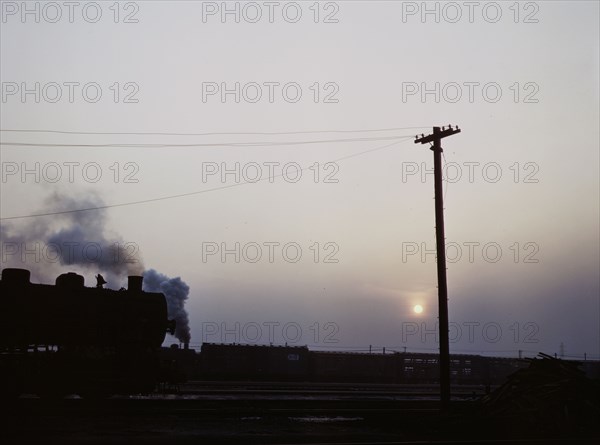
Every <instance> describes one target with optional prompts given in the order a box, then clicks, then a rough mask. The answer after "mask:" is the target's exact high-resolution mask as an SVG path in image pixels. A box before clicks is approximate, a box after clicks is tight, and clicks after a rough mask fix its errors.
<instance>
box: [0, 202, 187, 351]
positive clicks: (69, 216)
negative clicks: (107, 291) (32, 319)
mask: <svg viewBox="0 0 600 445" xmlns="http://www.w3.org/2000/svg"><path fill="white" fill-rule="evenodd" d="M44 204H45V205H44V208H42V209H41V211H40V212H39V213H46V212H61V211H68V210H73V209H85V208H98V207H102V206H103V205H104V202H103V200H102V199H101V198H100V197H99V196H98V195H96V194H93V193H91V194H87V195H86V196H85V197H74V196H72V195H62V194H58V193H54V194H53V195H51V196H50V197H49V198H48V199H46V201H45V203H44ZM106 224H107V212H106V209H98V210H92V211H85V212H73V213H64V214H58V215H52V216H50V217H41V218H32V219H28V220H21V221H19V222H15V223H2V224H1V225H0V242H1V244H2V264H1V265H2V268H5V267H19V268H26V269H29V270H30V271H31V273H32V278H33V279H34V281H35V280H39V281H40V282H46V283H48V282H53V281H54V279H55V278H56V276H57V275H58V274H60V273H63V272H65V268H64V267H62V266H70V268H69V269H71V271H73V269H80V270H83V271H89V272H92V271H93V272H94V273H98V272H100V273H101V274H103V276H104V278H105V279H106V280H107V281H108V286H110V287H113V288H118V287H120V284H121V283H123V281H124V279H125V277H127V276H128V275H142V274H143V275H144V277H145V280H144V288H145V290H147V291H150V292H162V293H163V294H164V295H165V297H166V299H167V307H168V313H169V318H171V319H173V318H174V319H175V320H176V333H175V335H176V337H177V338H178V339H179V340H180V341H182V342H184V343H189V341H190V328H189V320H188V314H187V312H186V311H185V309H184V304H185V300H187V298H188V294H189V291H190V288H189V286H188V285H187V284H186V283H185V282H183V281H182V280H181V278H179V277H177V278H169V277H167V276H165V275H163V274H160V273H158V272H156V271H155V270H154V269H150V270H147V271H145V272H144V264H143V262H142V259H141V256H140V255H139V250H138V248H137V244H136V243H132V242H125V241H124V240H123V239H122V237H120V236H119V235H116V234H109V233H108V232H107V229H106ZM15 246H16V247H17V249H18V251H17V252H16V253H14V254H13V253H11V252H13V251H12V250H11V249H13V248H15ZM36 246H38V248H39V249H47V250H43V251H42V252H43V253H42V254H41V255H40V256H39V258H37V257H36V256H35V255H32V254H27V255H25V256H24V257H23V256H22V255H21V253H22V252H23V251H25V250H27V251H32V250H35V249H36ZM83 246H90V247H91V249H89V250H88V251H87V252H86V251H85V250H84V249H82V247H83ZM98 252H101V255H99V256H98V255H97V253H98ZM80 270H75V271H77V272H80ZM111 284H112V286H111ZM88 285H90V284H89V283H88Z"/></svg>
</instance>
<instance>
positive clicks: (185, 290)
mask: <svg viewBox="0 0 600 445" xmlns="http://www.w3.org/2000/svg"><path fill="white" fill-rule="evenodd" d="M144 290H145V291H146V292H162V293H163V294H165V297H167V311H168V313H169V318H170V319H175V337H177V339H178V340H179V341H181V342H182V343H189V342H190V325H189V318H188V313H187V312H186V310H185V308H184V305H185V300H187V298H188V294H189V293H190V287H189V286H188V285H187V284H186V283H185V282H184V281H183V280H182V279H181V278H180V277H175V278H169V277H167V276H166V275H163V274H161V273H158V272H157V271H155V270H154V269H150V270H146V271H145V272H144Z"/></svg>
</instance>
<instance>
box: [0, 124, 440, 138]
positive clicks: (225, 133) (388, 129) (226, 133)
mask: <svg viewBox="0 0 600 445" xmlns="http://www.w3.org/2000/svg"><path fill="white" fill-rule="evenodd" d="M423 128H429V127H426V126H421V127H396V128H376V129H368V130H307V131H253V132H241V131H233V132H205V133H171V132H143V131H138V132H126V131H122V132H108V131H70V130H40V129H31V130H27V129H0V132H1V131H4V132H11V133H55V134H79V135H132V136H233V135H238V136H239V135H260V136H268V135H284V134H291V135H293V134H317V133H374V132H381V131H400V130H419V129H423Z"/></svg>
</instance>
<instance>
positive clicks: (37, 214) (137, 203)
mask: <svg viewBox="0 0 600 445" xmlns="http://www.w3.org/2000/svg"><path fill="white" fill-rule="evenodd" d="M412 137H413V136H405V137H404V140H399V141H395V142H392V143H391V144H387V145H383V146H381V147H375V148H371V149H369V150H365V151H362V152H359V153H354V154H351V155H347V156H343V157H341V158H338V159H334V160H332V161H328V162H339V161H342V160H345V159H349V158H352V157H356V156H360V155H364V154H367V153H371V152H374V151H377V150H383V149H384V148H388V147H391V146H393V145H396V144H398V143H401V142H406V141H408V140H410V139H412ZM310 167H311V166H308V167H303V168H301V169H300V171H304V170H307V169H309V168H310ZM280 176H283V173H280V174H278V175H273V176H268V177H266V178H262V179H259V180H258V181H252V182H250V181H244V182H240V183H238V184H229V185H222V186H220V187H213V188H210V189H204V190H197V191H194V192H187V193H180V194H177V195H169V196H162V197H158V198H149V199H143V200H139V201H130V202H124V203H119V204H107V205H103V206H95V207H86V208H81V209H72V210H62V211H56V212H47V213H36V214H31V215H19V216H7V217H3V218H1V217H0V220H1V221H7V220H14V219H25V218H37V217H42V216H56V215H64V214H69V213H78V212H88V211H93V210H104V209H109V208H113V207H126V206H132V205H139V204H147V203H150V202H157V201H166V200H170V199H177V198H184V197H187V196H193V195H200V194H204V193H209V192H215V191H218V190H224V189H228V188H233V187H239V186H242V185H246V184H255V183H257V182H260V181H266V180H267V179H269V180H270V179H271V178H277V177H280Z"/></svg>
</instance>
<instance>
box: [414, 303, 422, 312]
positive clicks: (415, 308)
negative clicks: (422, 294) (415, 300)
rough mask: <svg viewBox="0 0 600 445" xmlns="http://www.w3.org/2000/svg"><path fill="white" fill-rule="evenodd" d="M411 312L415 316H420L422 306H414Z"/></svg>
mask: <svg viewBox="0 0 600 445" xmlns="http://www.w3.org/2000/svg"><path fill="white" fill-rule="evenodd" d="M413 311H415V314H420V313H421V312H423V306H421V305H420V304H416V305H415V307H413Z"/></svg>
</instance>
